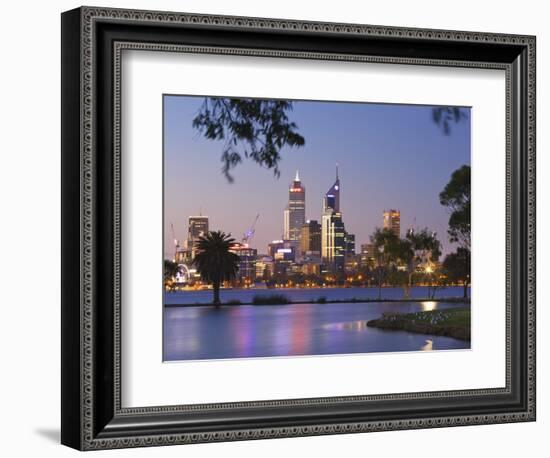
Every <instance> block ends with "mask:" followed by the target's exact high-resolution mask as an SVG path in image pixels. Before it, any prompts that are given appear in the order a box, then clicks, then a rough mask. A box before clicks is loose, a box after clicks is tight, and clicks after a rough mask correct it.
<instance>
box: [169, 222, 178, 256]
mask: <svg viewBox="0 0 550 458" xmlns="http://www.w3.org/2000/svg"><path fill="white" fill-rule="evenodd" d="M170 228H171V229H172V239H173V240H174V259H173V261H174V262H176V257H177V254H178V250H179V248H180V243H179V241H178V239H177V238H176V232H175V231H174V225H173V224H172V223H170Z"/></svg>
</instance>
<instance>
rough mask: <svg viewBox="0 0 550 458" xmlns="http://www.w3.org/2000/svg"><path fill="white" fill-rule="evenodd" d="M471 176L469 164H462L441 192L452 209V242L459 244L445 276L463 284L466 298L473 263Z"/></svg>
mask: <svg viewBox="0 0 550 458" xmlns="http://www.w3.org/2000/svg"><path fill="white" fill-rule="evenodd" d="M470 182H471V178H470V166H468V165H463V166H462V167H460V168H459V169H457V170H455V171H454V172H453V174H452V175H451V179H450V180H449V183H447V185H446V186H445V188H444V189H443V191H441V193H440V194H439V201H440V202H441V205H444V206H445V207H447V208H448V209H449V212H450V216H449V229H448V234H449V241H451V242H453V243H456V244H457V245H458V248H457V250H456V251H455V252H454V253H451V254H449V255H447V257H446V258H445V260H444V262H443V267H444V269H445V273H446V275H447V276H448V277H449V278H450V279H454V280H455V281H456V282H459V283H461V284H462V285H463V287H464V292H463V295H464V298H467V297H468V286H469V284H470V264H471V259H470V258H471V253H470V244H471V215H470V213H471V195H470V194H471V192H470V189H471V185H470Z"/></svg>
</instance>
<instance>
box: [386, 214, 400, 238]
mask: <svg viewBox="0 0 550 458" xmlns="http://www.w3.org/2000/svg"><path fill="white" fill-rule="evenodd" d="M383 217H384V229H391V231H392V232H393V233H394V234H395V235H396V236H397V237H398V238H400V237H401V212H400V211H399V210H394V209H391V210H384V213H383Z"/></svg>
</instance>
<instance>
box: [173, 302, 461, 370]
mask: <svg viewBox="0 0 550 458" xmlns="http://www.w3.org/2000/svg"><path fill="white" fill-rule="evenodd" d="M448 307H456V304H453V303H445V302H437V301H433V302H432V301H430V302H424V303H419V302H373V303H341V304H290V305H275V306H256V307H255V306H248V305H241V306H226V307H221V308H220V309H218V310H217V309H214V308H213V307H211V306H199V307H167V308H166V309H165V313H164V359H165V360H167V361H177V360H198V359H224V358H246V357H267V356H300V355H330V354H350V353H369V352H397V351H429V350H443V349H444V350H448V349H464V348H469V347H470V345H469V342H464V341H460V340H456V339H452V338H449V337H442V336H426V335H423V334H414V333H409V332H406V331H386V330H381V329H377V328H372V327H367V325H366V323H367V321H369V320H370V319H373V318H378V317H380V316H381V315H382V313H384V312H402V313H409V312H415V311H421V310H435V309H442V308H448ZM428 337H429V340H427V338H428Z"/></svg>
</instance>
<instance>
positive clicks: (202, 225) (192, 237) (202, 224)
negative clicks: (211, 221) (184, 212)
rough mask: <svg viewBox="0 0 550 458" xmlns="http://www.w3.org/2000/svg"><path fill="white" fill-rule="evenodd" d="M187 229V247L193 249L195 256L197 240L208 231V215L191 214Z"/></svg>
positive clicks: (192, 256) (192, 253) (193, 256)
mask: <svg viewBox="0 0 550 458" xmlns="http://www.w3.org/2000/svg"><path fill="white" fill-rule="evenodd" d="M188 222H189V229H188V231H187V249H188V250H190V251H191V258H192V259H194V258H195V251H196V247H195V245H196V242H197V241H198V240H199V238H200V237H202V236H203V235H205V234H207V233H208V216H202V215H200V216H190V217H189V220H188Z"/></svg>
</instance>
